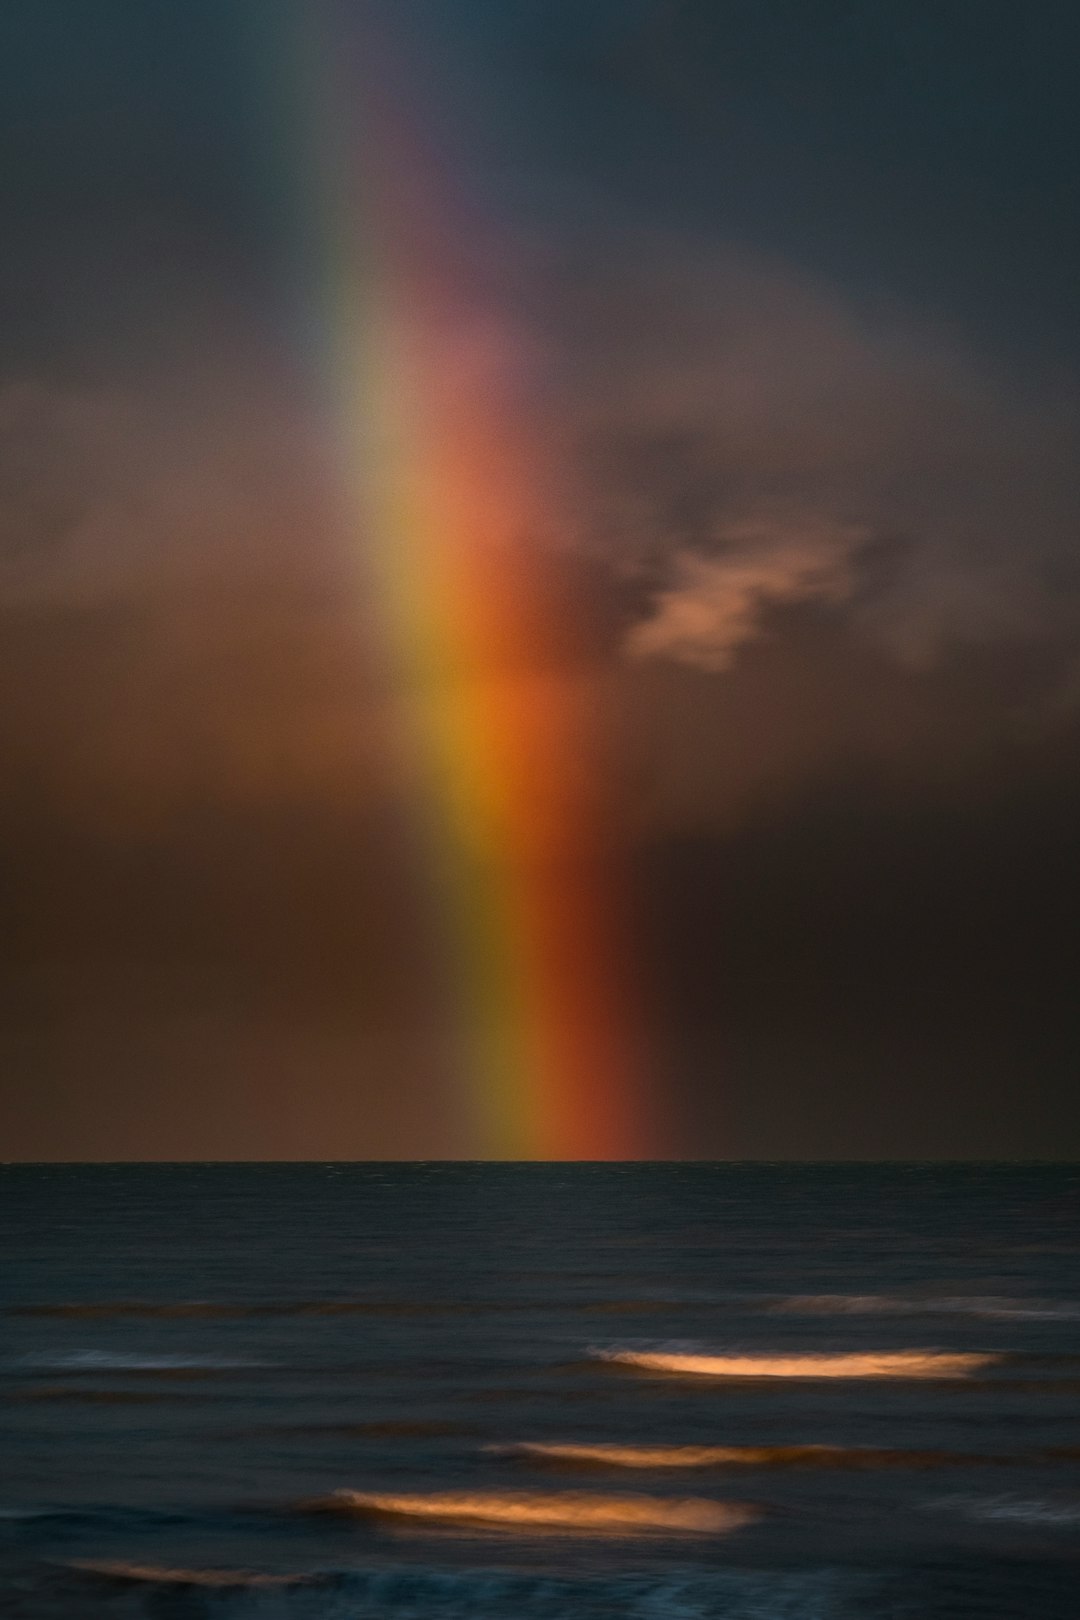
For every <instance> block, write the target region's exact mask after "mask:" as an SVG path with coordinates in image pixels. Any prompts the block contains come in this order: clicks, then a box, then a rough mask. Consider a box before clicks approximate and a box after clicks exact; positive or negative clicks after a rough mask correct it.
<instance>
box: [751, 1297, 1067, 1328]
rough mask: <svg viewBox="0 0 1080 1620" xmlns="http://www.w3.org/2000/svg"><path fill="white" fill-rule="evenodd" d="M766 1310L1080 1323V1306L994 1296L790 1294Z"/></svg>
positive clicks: (826, 1314) (822, 1314) (823, 1314)
mask: <svg viewBox="0 0 1080 1620" xmlns="http://www.w3.org/2000/svg"><path fill="white" fill-rule="evenodd" d="M769 1309H770V1310H771V1311H773V1312H776V1313H780V1314H785V1315H786V1314H791V1315H795V1316H977V1317H982V1318H985V1319H987V1320H990V1321H1009V1320H1017V1321H1033V1322H1043V1321H1063V1322H1075V1321H1080V1304H1076V1303H1074V1302H1071V1301H1054V1300H1022V1299H1011V1298H999V1297H998V1296H996V1295H969V1294H949V1295H939V1296H936V1297H927V1298H918V1297H912V1296H910V1295H903V1294H791V1295H789V1296H787V1297H786V1298H784V1299H780V1300H777V1301H775V1302H774V1303H773V1304H772V1305H771V1306H770V1307H769Z"/></svg>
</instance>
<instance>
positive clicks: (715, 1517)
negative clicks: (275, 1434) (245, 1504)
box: [301, 1490, 759, 1536]
mask: <svg viewBox="0 0 1080 1620" xmlns="http://www.w3.org/2000/svg"><path fill="white" fill-rule="evenodd" d="M301 1507H302V1508H303V1509H304V1510H305V1511H308V1512H316V1513H340V1514H348V1515H354V1516H361V1517H374V1518H390V1519H404V1520H409V1521H413V1522H422V1523H436V1524H464V1525H473V1526H481V1527H484V1528H497V1529H505V1530H511V1531H523V1530H524V1531H528V1530H559V1531H563V1532H572V1533H575V1534H584V1535H624V1536H626V1535H647V1534H655V1533H657V1532H661V1533H666V1534H672V1533H675V1534H687V1533H692V1534H697V1535H701V1534H711V1535H717V1534H721V1533H723V1532H725V1531H729V1530H738V1529H740V1528H741V1527H742V1526H743V1525H746V1524H750V1523H751V1522H752V1521H753V1520H754V1519H756V1518H758V1517H759V1513H758V1510H757V1509H755V1508H753V1507H751V1506H749V1505H747V1504H745V1503H742V1502H712V1501H708V1500H706V1499H704V1498H701V1497H683V1498H668V1497H654V1496H594V1495H591V1494H588V1493H584V1492H571V1491H568V1492H564V1493H560V1494H558V1495H546V1494H540V1493H525V1492H510V1491H508V1492H484V1491H475V1492H474V1491H439V1492H432V1493H416V1494H403V1495H398V1494H394V1493H390V1492H385V1491H349V1490H340V1491H333V1492H332V1493H331V1494H330V1495H329V1496H324V1497H321V1498H318V1499H316V1500H315V1501H312V1502H305V1503H302V1504H301Z"/></svg>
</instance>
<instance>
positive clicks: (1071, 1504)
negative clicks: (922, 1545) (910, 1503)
mask: <svg viewBox="0 0 1080 1620" xmlns="http://www.w3.org/2000/svg"><path fill="white" fill-rule="evenodd" d="M926 1506H927V1507H928V1508H930V1509H931V1510H934V1509H945V1510H946V1511H950V1512H953V1513H959V1514H961V1515H962V1516H963V1517H964V1518H965V1519H974V1520H976V1521H977V1522H980V1523H987V1524H1030V1525H1051V1526H1053V1525H1057V1526H1062V1527H1070V1526H1073V1525H1080V1500H1077V1499H1075V1498H1073V1499H1071V1500H1061V1499H1058V1500H1053V1499H1051V1500H1045V1499H1042V1498H1036V1497H1024V1496H946V1497H939V1498H937V1499H936V1500H935V1501H933V1502H928V1503H927V1504H926Z"/></svg>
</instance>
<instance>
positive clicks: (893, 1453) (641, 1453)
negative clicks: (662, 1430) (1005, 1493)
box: [485, 1440, 1012, 1468]
mask: <svg viewBox="0 0 1080 1620" xmlns="http://www.w3.org/2000/svg"><path fill="white" fill-rule="evenodd" d="M485 1450H488V1451H496V1452H498V1453H500V1454H501V1455H502V1456H507V1457H518V1458H520V1459H521V1460H523V1461H527V1462H535V1463H541V1464H545V1463H546V1464H549V1465H551V1466H553V1467H566V1468H963V1467H976V1466H979V1465H982V1464H989V1463H1006V1462H1010V1461H1012V1459H1011V1458H1007V1457H996V1456H987V1455H985V1454H976V1453H968V1452H949V1451H903V1450H898V1449H888V1448H885V1447H876V1446H829V1445H790V1446H652V1445H644V1446H620V1445H579V1444H569V1443H568V1444H557V1443H553V1442H548V1441H529V1440H524V1441H519V1442H517V1443H515V1444H511V1445H499V1446H487V1447H485Z"/></svg>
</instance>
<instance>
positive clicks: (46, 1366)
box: [21, 1350, 269, 1372]
mask: <svg viewBox="0 0 1080 1620" xmlns="http://www.w3.org/2000/svg"><path fill="white" fill-rule="evenodd" d="M21 1364H22V1365H23V1366H24V1367H35V1368H39V1369H41V1370H42V1371H49V1372H178V1371H183V1370H184V1369H185V1368H189V1367H204V1368H207V1369H209V1370H211V1371H212V1370H214V1369H216V1368H219V1367H220V1368H223V1369H226V1370H227V1369H229V1368H231V1367H266V1366H268V1365H269V1363H268V1362H265V1361H241V1360H232V1359H226V1358H225V1357H221V1356H157V1355H142V1354H139V1353H131V1352H128V1351H123V1350H67V1351H63V1352H61V1353H58V1354H57V1353H48V1354H42V1355H30V1356H23V1358H22V1363H21Z"/></svg>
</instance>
